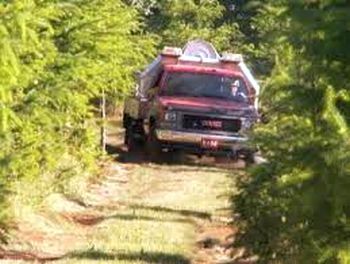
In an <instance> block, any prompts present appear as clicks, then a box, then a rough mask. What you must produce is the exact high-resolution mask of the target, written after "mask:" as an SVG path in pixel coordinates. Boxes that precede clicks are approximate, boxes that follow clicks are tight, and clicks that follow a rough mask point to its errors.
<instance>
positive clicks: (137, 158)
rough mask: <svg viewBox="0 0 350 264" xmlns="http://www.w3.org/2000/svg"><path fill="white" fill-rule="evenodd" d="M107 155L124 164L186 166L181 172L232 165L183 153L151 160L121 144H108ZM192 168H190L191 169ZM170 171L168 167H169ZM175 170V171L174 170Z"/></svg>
mask: <svg viewBox="0 0 350 264" xmlns="http://www.w3.org/2000/svg"><path fill="white" fill-rule="evenodd" d="M106 150H107V153H108V154H109V155H111V156H113V157H115V160H116V161H117V162H120V163H124V164H144V163H147V164H148V163H153V164H155V165H183V166H187V167H186V168H185V167H184V168H182V169H181V170H182V171H192V170H195V171H197V170H198V169H197V167H198V166H200V167H201V171H208V172H214V171H217V170H218V169H220V170H222V169H229V166H230V165H232V164H234V163H235V161H234V160H232V159H225V158H224V157H222V158H223V162H222V161H220V159H216V158H213V157H206V156H204V157H203V158H199V157H198V156H196V155H189V154H185V153H183V152H162V153H161V155H160V156H159V157H158V158H157V160H154V159H153V160H152V159H151V158H150V157H149V155H148V154H147V152H146V151H145V150H143V149H140V150H137V151H132V152H129V151H128V150H127V148H126V147H125V146H124V145H123V144H118V145H116V144H108V145H107V148H106ZM191 167H192V168H191ZM169 169H170V167H169ZM176 170H177V169H176Z"/></svg>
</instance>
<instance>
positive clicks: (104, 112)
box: [100, 88, 107, 153]
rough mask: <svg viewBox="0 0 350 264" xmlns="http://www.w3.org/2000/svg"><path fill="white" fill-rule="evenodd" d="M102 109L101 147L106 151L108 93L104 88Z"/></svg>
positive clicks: (101, 101)
mask: <svg viewBox="0 0 350 264" xmlns="http://www.w3.org/2000/svg"><path fill="white" fill-rule="evenodd" d="M100 111H101V148H102V152H103V153H105V152H106V144H107V135H106V95H105V90H104V88H102V96H101V99H100Z"/></svg>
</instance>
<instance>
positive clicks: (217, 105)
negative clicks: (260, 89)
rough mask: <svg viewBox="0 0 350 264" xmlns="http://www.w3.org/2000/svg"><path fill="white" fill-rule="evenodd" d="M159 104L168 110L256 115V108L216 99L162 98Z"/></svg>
mask: <svg viewBox="0 0 350 264" xmlns="http://www.w3.org/2000/svg"><path fill="white" fill-rule="evenodd" d="M159 103H160V104H161V105H163V106H165V107H167V108H174V109H181V110H195V111H205V112H208V111H213V112H218V113H223V114H233V113H237V112H241V113H242V115H244V114H245V115H247V114H248V115H254V113H255V110H254V107H252V106H251V105H249V104H247V103H239V102H233V101H227V100H221V99H216V98H204V97H202V98H200V97H181V96H161V97H159Z"/></svg>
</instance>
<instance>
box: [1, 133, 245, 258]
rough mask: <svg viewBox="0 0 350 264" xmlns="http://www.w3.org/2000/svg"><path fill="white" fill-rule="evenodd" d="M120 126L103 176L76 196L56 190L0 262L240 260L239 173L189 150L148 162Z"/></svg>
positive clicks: (21, 229)
mask: <svg viewBox="0 0 350 264" xmlns="http://www.w3.org/2000/svg"><path fill="white" fill-rule="evenodd" d="M119 133H120V131H117V132H116V133H111V134H110V138H114V140H111V141H110V145H109V152H110V154H111V157H113V159H114V161H112V162H110V163H108V164H107V165H106V169H105V173H104V174H105V175H103V177H101V178H100V179H99V180H98V181H96V182H93V183H89V184H87V185H86V186H85V188H83V189H85V190H86V191H85V192H84V193H83V194H81V195H80V196H81V197H83V198H82V199H81V200H79V201H77V200H74V199H69V198H67V197H65V196H63V195H60V194H55V195H52V196H50V197H49V198H48V199H47V200H46V202H45V204H44V205H43V208H42V210H41V212H39V213H37V214H30V215H29V216H28V217H27V218H26V219H25V220H24V219H22V220H21V221H20V222H19V223H18V230H17V231H16V234H15V235H14V237H17V239H15V238H14V239H13V241H10V245H9V247H8V248H4V249H3V252H2V254H3V256H4V257H5V258H7V260H2V261H0V263H24V262H25V261H24V260H27V262H28V261H32V262H35V261H39V262H45V261H47V260H51V261H54V263H72V264H77V263H82V264H83V263H84V264H85V263H125V264H130V263H135V264H136V263H137V264H139V263H162V264H163V263H164V264H172V263H174V264H175V263H176V264H177V263H178V264H185V263H240V262H238V261H239V258H240V256H241V255H242V252H243V251H242V250H239V249H234V250H233V249H232V248H231V244H232V242H233V238H234V234H235V232H236V230H235V228H234V227H233V226H234V225H233V224H232V218H231V216H232V211H231V204H230V197H231V195H232V193H233V192H234V191H235V181H236V179H237V177H240V174H242V173H243V172H242V171H241V170H232V169H228V168H221V167H220V166H218V165H217V164H215V162H213V161H212V160H198V159H196V158H193V157H190V156H185V157H182V158H181V159H180V160H179V159H174V157H173V156H171V155H169V154H165V156H164V157H163V158H162V159H161V162H160V163H157V164H155V163H150V162H149V161H148V160H147V155H146V154H144V153H142V152H140V153H137V154H129V153H128V152H127V150H126V149H125V148H124V147H123V146H122V144H121V142H120V136H118V135H116V134H119ZM0 256H1V251H0ZM240 261H241V262H243V260H240ZM27 262H26V263H27ZM244 263H248V262H244ZM249 263H250V262H249Z"/></svg>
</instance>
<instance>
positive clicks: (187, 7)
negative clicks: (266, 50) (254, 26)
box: [146, 0, 243, 52]
mask: <svg viewBox="0 0 350 264" xmlns="http://www.w3.org/2000/svg"><path fill="white" fill-rule="evenodd" d="M225 10H226V9H225V7H224V6H223V5H222V4H221V3H220V1H218V0H214V1H212V0H203V1H195V0H181V1H180V0H163V1H159V2H158V4H156V5H154V6H153V8H152V11H153V13H152V14H150V15H148V16H147V17H146V21H147V24H148V29H149V31H150V32H154V33H157V34H159V36H160V43H161V46H164V45H168V46H183V45H185V44H186V43H187V42H188V41H189V40H191V39H192V40H193V39H197V38H201V39H204V40H207V41H209V42H211V43H213V44H214V45H215V46H216V47H217V48H218V49H220V50H233V51H236V52H239V51H241V46H242V45H241V44H242V37H243V36H242V34H241V32H240V31H239V27H238V24H237V23H235V22H233V21H227V22H226V21H225V19H224V14H225Z"/></svg>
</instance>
